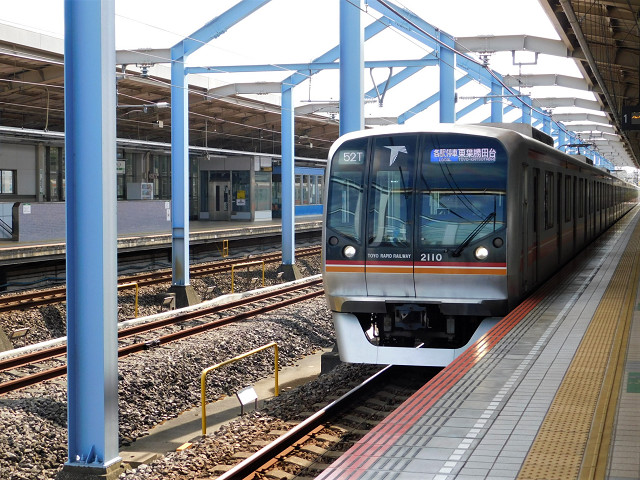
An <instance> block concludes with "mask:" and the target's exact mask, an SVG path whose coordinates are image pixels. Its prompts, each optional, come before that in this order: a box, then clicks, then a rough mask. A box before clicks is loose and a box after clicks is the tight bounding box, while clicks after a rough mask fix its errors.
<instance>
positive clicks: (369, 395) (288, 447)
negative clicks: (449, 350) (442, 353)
mask: <svg viewBox="0 0 640 480" xmlns="http://www.w3.org/2000/svg"><path fill="white" fill-rule="evenodd" d="M438 370H439V369H434V368H418V367H400V366H388V367H385V368H383V369H382V370H380V371H378V372H377V373H375V374H374V375H373V376H371V377H370V378H368V379H367V380H365V381H364V382H362V383H361V384H360V385H358V386H357V387H355V388H353V389H352V390H350V391H349V392H347V393H345V394H344V395H342V396H341V397H340V398H338V399H337V400H335V401H334V402H332V403H330V404H329V405H327V406H326V407H324V408H322V409H320V410H319V411H318V412H316V413H315V414H313V415H311V416H310V417H309V418H307V419H306V420H304V421H303V422H301V423H299V424H298V425H296V426H295V427H293V428H292V429H291V430H289V431H288V432H286V433H285V434H284V435H281V436H278V438H277V439H276V440H274V441H273V442H271V443H270V444H268V445H267V446H265V447H263V448H262V449H260V450H259V451H257V452H256V453H254V454H253V455H251V456H250V457H249V458H247V459H246V460H244V461H242V462H241V463H239V464H237V465H235V466H234V467H233V468H231V469H230V470H227V471H226V472H224V473H222V474H221V475H220V476H219V477H217V480H230V479H235V478H242V479H252V478H315V477H316V476H317V475H319V473H320V472H321V471H322V470H324V469H325V468H327V467H328V466H329V465H330V464H331V463H332V462H333V461H334V460H336V459H337V458H339V457H340V455H341V454H342V453H343V452H344V451H346V450H347V449H348V448H350V447H351V446H352V445H354V444H355V443H356V442H357V441H358V440H359V439H360V438H362V437H363V436H364V435H366V434H367V433H368V432H369V431H370V430H371V429H372V428H373V427H374V426H375V425H377V424H378V423H380V422H381V421H382V420H383V419H384V418H385V417H386V416H387V415H388V414H389V413H391V412H392V411H394V410H395V409H396V408H397V407H398V406H399V405H400V404H401V403H402V402H404V401H405V400H406V399H407V398H409V397H410V396H411V395H412V394H413V393H415V392H416V391H417V390H418V389H419V388H420V387H422V386H423V385H424V384H425V383H427V382H428V381H429V380H430V379H431V378H432V377H433V376H435V374H436V373H437V371H438ZM225 468H226V467H225V466H221V467H220V469H221V470H224V469H225Z"/></svg>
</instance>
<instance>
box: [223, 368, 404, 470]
mask: <svg viewBox="0 0 640 480" xmlns="http://www.w3.org/2000/svg"><path fill="white" fill-rule="evenodd" d="M395 368H397V367H394V366H393V365H388V366H386V367H384V368H383V369H382V370H380V371H378V372H376V373H375V374H374V375H372V376H371V377H369V378H368V379H367V380H365V381H364V382H362V383H361V384H360V385H358V386H357V387H355V388H352V389H351V390H349V391H348V392H347V393H345V394H344V395H342V396H341V397H340V398H338V399H337V400H335V401H333V402H332V403H330V404H329V405H327V406H326V407H324V408H322V409H321V410H319V411H318V412H316V413H315V414H313V415H312V416H311V417H309V418H307V419H306V420H305V421H303V422H302V423H299V424H298V425H296V426H295V427H293V428H292V429H291V430H289V431H288V432H287V433H285V434H284V435H282V436H280V437H278V438H277V439H276V440H274V441H273V442H271V443H270V444H269V445H267V446H265V447H263V448H262V449H261V450H259V451H257V452H256V453H254V454H253V455H251V456H250V457H249V458H247V459H245V460H243V461H242V462H241V463H239V464H238V465H236V466H235V467H233V468H232V469H231V470H229V471H227V472H225V473H224V474H223V475H221V476H220V477H218V478H217V480H230V479H245V478H253V474H254V473H257V472H258V471H260V470H263V469H264V468H268V467H269V466H270V465H272V464H273V463H274V460H277V459H278V457H279V456H280V455H281V454H283V453H284V452H285V451H286V450H287V449H289V448H291V447H292V446H294V445H295V444H296V443H298V442H300V441H301V440H304V439H305V438H306V437H308V436H309V435H311V434H312V433H313V432H314V431H315V430H317V429H318V428H319V427H320V426H321V425H323V423H326V422H328V421H330V420H331V418H333V417H335V416H336V415H338V414H339V413H340V412H341V411H342V410H344V409H345V408H346V407H347V406H348V405H350V404H351V403H352V402H353V400H354V398H356V397H358V396H359V395H360V394H362V392H363V391H364V390H365V389H366V388H368V387H370V386H372V384H375V382H378V381H380V380H382V379H383V377H384V376H386V375H390V374H391V373H392V371H393V370H394V369H395Z"/></svg>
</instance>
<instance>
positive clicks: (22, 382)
mask: <svg viewBox="0 0 640 480" xmlns="http://www.w3.org/2000/svg"><path fill="white" fill-rule="evenodd" d="M320 282H321V280H315V281H313V282H308V283H305V284H302V285H298V286H297V287H298V288H293V287H288V288H286V289H282V290H277V291H275V292H270V293H271V295H268V294H260V295H258V296H254V297H250V298H248V299H244V301H242V300H241V301H238V302H232V303H233V304H234V306H233V307H230V305H232V304H226V305H223V306H216V308H211V309H201V310H197V311H194V312H186V314H185V315H184V316H181V317H180V320H175V318H174V322H173V323H179V322H182V321H185V320H192V319H194V318H198V317H202V316H205V315H209V314H211V313H215V312H214V311H213V310H216V309H217V310H216V311H218V312H219V311H221V310H224V309H230V308H236V307H239V306H243V305H247V304H250V303H255V302H257V301H261V300H264V299H266V298H268V297H269V296H270V297H277V296H279V295H281V294H283V293H290V292H292V291H295V290H301V289H304V288H308V287H309V286H314V285H317V284H318V283H320ZM323 293H324V291H323V290H322V289H320V290H316V291H313V292H308V293H305V294H303V295H300V296H297V297H293V298H290V299H286V300H281V301H279V302H276V303H273V304H270V305H265V306H262V307H258V308H255V309H253V310H249V311H246V312H242V313H239V314H236V315H231V316H228V317H224V318H221V319H218V320H213V321H211V322H207V323H203V324H201V325H196V326H193V327H190V328H186V329H184V330H179V331H177V332H173V333H170V334H167V335H163V336H161V337H158V338H156V339H154V340H151V341H144V342H137V343H133V344H131V345H128V346H125V347H121V348H119V349H118V358H120V357H124V356H127V355H131V354H133V353H138V352H142V351H145V350H148V349H149V348H153V347H157V346H160V345H165V344H168V343H171V342H175V341H177V340H181V339H184V338H187V337H190V336H193V335H197V334H199V333H202V332H205V331H207V330H211V329H214V328H219V327H222V326H224V325H228V324H230V323H234V322H238V321H241V320H246V319H248V318H251V317H253V316H256V315H260V314H263V313H267V312H271V311H273V310H277V309H279V308H282V307H285V306H287V305H292V304H295V303H299V302H303V301H305V300H309V299H311V298H314V297H317V296H320V295H322V294H323ZM160 322H165V320H161V321H160ZM170 324H171V323H166V324H165V326H166V325H170ZM147 325H149V324H147ZM158 328H161V327H160V326H157V325H156V324H154V326H153V328H150V329H149V330H147V331H152V330H155V329H158ZM132 330H133V329H132V328H129V329H125V330H121V332H126V333H127V335H126V336H132V335H136V334H139V333H141V331H140V330H137V331H136V332H135V333H134V332H132ZM123 337H124V336H123ZM119 338H120V336H119ZM53 351H55V354H54V355H51V353H52V352H53ZM46 353H49V356H48V357H47V356H46ZM65 353H66V346H64V345H62V346H58V347H53V348H51V349H48V350H45V351H42V352H35V354H33V355H34V357H36V356H37V357H40V358H39V360H38V361H43V360H49V359H52V358H55V357H58V356H62V355H64V354H65ZM20 358H22V357H18V358H17V359H8V360H6V361H4V362H2V364H4V363H5V362H12V361H13V364H14V366H13V367H11V368H17V366H23V365H26V364H28V363H33V362H23V363H20V362H19V360H20ZM2 366H4V365H2ZM7 369H8V368H5V370H7ZM66 371H67V367H66V365H64V366H61V367H56V368H53V369H49V370H44V371H42V372H38V373H35V374H32V375H27V376H24V377H22V378H18V379H14V380H10V381H8V382H4V383H0V395H3V394H5V393H9V392H12V391H15V390H19V389H21V388H25V387H28V386H31V385H35V384H37V383H40V382H43V381H45V380H51V379H52V378H56V377H59V376H62V375H65V374H66Z"/></svg>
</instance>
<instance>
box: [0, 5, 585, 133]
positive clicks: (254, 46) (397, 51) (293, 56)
mask: <svg viewBox="0 0 640 480" xmlns="http://www.w3.org/2000/svg"><path fill="white" fill-rule="evenodd" d="M235 3H237V2H236V0H180V1H179V2H178V1H175V0H116V1H115V6H116V19H115V21H116V24H115V30H116V49H119V50H126V49H137V48H167V47H170V46H172V45H174V44H175V43H177V42H178V41H179V40H181V39H182V38H184V37H186V36H188V35H189V34H190V33H192V32H194V31H196V30H197V29H199V28H200V27H201V26H202V25H204V24H205V23H206V22H207V21H209V20H210V19H212V18H215V17H216V16H217V15H219V14H221V13H223V12H224V11H226V10H227V9H228V8H229V7H231V6H233V5H234V4H235ZM395 3H396V4H397V5H400V6H404V7H406V8H408V9H409V10H411V11H413V12H414V13H415V14H417V15H418V16H420V17H422V18H423V19H424V20H425V21H427V22H429V23H431V24H432V25H434V26H435V27H438V28H440V29H442V30H444V31H446V32H447V33H450V34H452V35H454V36H455V37H467V36H477V35H510V34H511V35H513V34H519V35H535V36H540V37H546V38H552V39H558V38H559V37H558V36H557V34H556V33H555V31H554V29H553V27H552V25H551V22H550V21H549V20H548V19H547V18H546V16H545V14H544V12H543V10H542V8H541V7H540V5H539V3H538V0H518V1H517V5H518V8H517V10H514V8H513V6H514V3H516V2H514V0H483V1H479V0H449V1H447V2H435V1H426V0H395ZM63 6H64V2H63V0H21V2H11V7H10V8H7V7H6V6H5V8H3V9H2V10H1V11H0V22H4V23H10V24H14V25H17V26H20V27H25V28H30V29H34V30H37V31H40V32H42V33H47V34H50V35H54V36H58V37H62V36H63V33H64V13H63ZM377 16H379V14H377V12H375V10H373V9H372V8H370V7H369V8H367V12H366V13H365V14H364V18H363V24H364V25H368V24H369V23H370V22H371V21H373V20H374V18H375V17H377ZM338 42H339V0H272V1H271V2H270V3H269V4H267V5H266V6H264V7H262V8H261V9H260V10H258V11H257V12H256V13H254V14H253V15H251V16H250V17H248V18H247V19H245V20H243V21H242V22H241V23H240V24H238V25H236V26H234V27H232V28H230V29H229V30H228V32H226V33H225V34H224V35H222V36H221V37H219V38H218V39H216V40H214V41H213V42H211V43H210V44H208V45H206V46H204V47H202V48H201V49H199V50H198V52H197V53H195V54H193V55H192V56H191V57H190V59H189V63H190V65H202V66H203V65H238V64H272V63H296V62H309V61H311V60H313V59H314V58H316V57H318V56H320V55H321V54H323V53H324V52H326V51H327V50H329V49H330V48H332V47H334V46H335V45H337V44H338ZM364 51H365V60H385V59H414V58H420V57H422V56H424V55H426V54H427V53H428V52H429V51H430V49H429V48H427V47H425V46H423V45H420V44H418V42H416V41H415V40H412V39H409V38H407V37H406V36H404V35H403V34H401V33H398V32H397V31H385V32H383V33H382V34H380V35H378V36H376V37H374V38H373V39H372V40H370V41H369V42H367V43H366V44H365V47H364ZM489 65H490V66H491V67H492V68H493V69H494V70H496V71H498V72H500V73H501V74H503V75H506V74H518V73H522V74H533V73H561V74H565V75H571V76H579V71H578V69H577V67H576V66H575V64H574V63H573V61H572V60H568V59H557V58H553V57H549V56H544V55H541V56H540V57H539V60H538V64H537V65H533V66H521V67H518V66H514V65H513V64H512V57H511V53H510V52H508V53H502V54H494V55H492V56H491V57H490V60H489ZM387 74H388V71H387V70H386V69H376V70H375V71H373V72H369V71H366V72H365V91H368V90H369V89H370V88H371V87H372V86H373V82H372V78H371V77H372V76H373V78H374V79H375V80H376V82H380V81H383V80H385V79H386V77H387ZM338 75H339V74H338V73H337V71H327V72H322V73H320V74H318V75H315V76H313V77H311V78H310V80H308V81H306V82H304V84H303V85H301V86H299V87H298V88H296V89H295V93H294V100H295V102H296V104H298V105H300V104H303V103H310V102H324V101H336V100H337V99H338V96H339V76H338ZM456 75H457V77H456V78H458V77H460V76H462V73H461V72H458V73H457V74H456ZM286 76H288V74H285V75H283V74H282V73H274V74H265V73H262V74H255V73H254V74H243V75H240V74H236V75H230V74H227V75H224V76H223V75H217V79H219V80H220V81H223V82H243V81H244V82H247V81H250V82H257V81H280V80H282V79H284V78H286ZM437 88H438V72H437V68H427V69H424V70H423V72H421V73H420V74H419V75H415V76H413V77H412V78H411V79H410V80H408V81H405V82H403V83H402V84H401V85H400V86H398V87H396V88H394V89H392V90H390V91H389V92H387V94H386V96H385V99H384V104H383V106H382V107H381V106H379V105H378V104H377V103H376V102H373V103H368V104H367V105H366V106H365V116H367V117H375V116H397V115H399V114H401V113H403V112H406V111H407V110H410V109H411V107H412V106H414V105H415V104H416V103H417V102H418V101H420V100H423V99H425V98H427V97H429V96H430V95H432V94H433V93H435V92H436V91H437ZM546 90H548V91H545V88H543V87H535V90H533V91H531V93H533V94H534V96H577V97H581V98H587V99H593V98H594V97H593V94H591V93H589V92H579V91H574V90H571V91H567V89H563V88H560V87H551V88H547V89H546ZM524 93H529V92H526V91H525V92H524ZM483 94H486V89H484V88H483V87H479V86H478V85H475V84H471V85H469V86H468V87H465V88H464V89H461V90H460V91H459V92H458V95H459V97H461V98H462V100H460V101H459V104H458V107H457V108H458V109H459V108H462V107H463V106H464V105H465V102H467V103H469V102H471V101H472V100H471V99H469V98H470V97H471V98H473V97H477V96H481V95H483ZM488 108H489V107H488V106H486V107H483V109H479V111H477V112H475V113H474V114H472V115H468V116H467V117H464V119H463V121H464V122H465V123H471V122H478V121H482V120H483V119H484V118H486V116H488V113H487V112H488V111H489V110H488ZM558 111H559V112H560V111H562V109H559V110H558ZM511 115H512V116H515V115H517V113H516V112H513V113H512V114H511ZM434 117H435V118H437V105H436V106H434V107H431V108H430V109H429V110H428V111H427V112H424V113H422V114H420V115H418V116H416V117H415V118H416V119H418V120H420V121H424V120H433V119H434ZM512 120H513V119H512V118H507V117H505V121H512Z"/></svg>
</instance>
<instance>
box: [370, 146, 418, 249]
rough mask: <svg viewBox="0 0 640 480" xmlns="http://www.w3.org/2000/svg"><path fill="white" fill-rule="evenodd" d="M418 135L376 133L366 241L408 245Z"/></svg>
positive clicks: (396, 245)
mask: <svg viewBox="0 0 640 480" xmlns="http://www.w3.org/2000/svg"><path fill="white" fill-rule="evenodd" d="M416 144H417V138H416V137H415V136H410V135H399V136H389V137H377V138H376V139H375V142H374V144H373V158H372V159H371V161H372V170H371V180H370V182H369V183H370V191H369V202H368V203H369V227H368V232H369V233H368V245H369V246H370V247H381V246H393V247H411V240H412V228H411V226H412V224H413V198H414V190H413V185H414V181H413V179H414V176H415V174H414V167H415V159H416V153H417V152H416Z"/></svg>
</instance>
